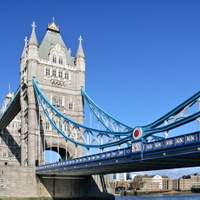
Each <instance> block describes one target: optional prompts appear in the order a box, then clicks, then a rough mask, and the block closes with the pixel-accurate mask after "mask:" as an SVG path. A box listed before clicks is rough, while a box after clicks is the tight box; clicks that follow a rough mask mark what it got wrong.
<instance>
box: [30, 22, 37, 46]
mask: <svg viewBox="0 0 200 200" xmlns="http://www.w3.org/2000/svg"><path fill="white" fill-rule="evenodd" d="M31 26H32V27H33V28H32V33H31V37H30V40H29V44H35V45H38V42H37V37H36V34H35V27H36V25H35V22H33V24H32V25H31Z"/></svg>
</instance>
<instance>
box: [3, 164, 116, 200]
mask: <svg viewBox="0 0 200 200" xmlns="http://www.w3.org/2000/svg"><path fill="white" fill-rule="evenodd" d="M102 179H103V177H101V178H100V177H99V176H80V177H74V176H73V177H70V176H57V175H56V176H55V175H54V176H50V175H49V176H48V175H46V176H36V175H35V168H34V167H32V166H1V168H0V199H1V200H3V199H7V200H8V199H9V198H10V199H11V198H12V199H13V198H17V199H24V198H26V199H29V198H31V199H32V198H35V199H37V200H38V199H43V198H49V199H57V198H58V199H72V198H73V199H79V200H81V199H87V200H90V199H91V200H95V199H99V200H100V199H104V200H105V199H108V200H112V199H114V196H113V195H111V194H109V193H108V191H107V188H106V184H105V183H104V184H102V182H103V181H102Z"/></svg>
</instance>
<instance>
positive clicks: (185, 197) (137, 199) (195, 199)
mask: <svg viewBox="0 0 200 200" xmlns="http://www.w3.org/2000/svg"><path fill="white" fill-rule="evenodd" d="M199 199H200V193H199V194H170V195H146V196H123V197H115V200H199Z"/></svg>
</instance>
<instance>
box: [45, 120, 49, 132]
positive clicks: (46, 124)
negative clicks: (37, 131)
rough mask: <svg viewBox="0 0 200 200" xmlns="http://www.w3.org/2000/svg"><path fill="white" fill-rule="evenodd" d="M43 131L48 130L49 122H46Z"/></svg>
mask: <svg viewBox="0 0 200 200" xmlns="http://www.w3.org/2000/svg"><path fill="white" fill-rule="evenodd" d="M45 129H46V130H49V122H46V123H45Z"/></svg>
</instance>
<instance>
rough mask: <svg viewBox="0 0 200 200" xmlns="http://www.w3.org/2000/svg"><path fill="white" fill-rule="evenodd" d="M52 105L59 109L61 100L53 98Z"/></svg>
mask: <svg viewBox="0 0 200 200" xmlns="http://www.w3.org/2000/svg"><path fill="white" fill-rule="evenodd" d="M53 105H54V106H57V107H61V106H62V99H61V98H60V97H53Z"/></svg>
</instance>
